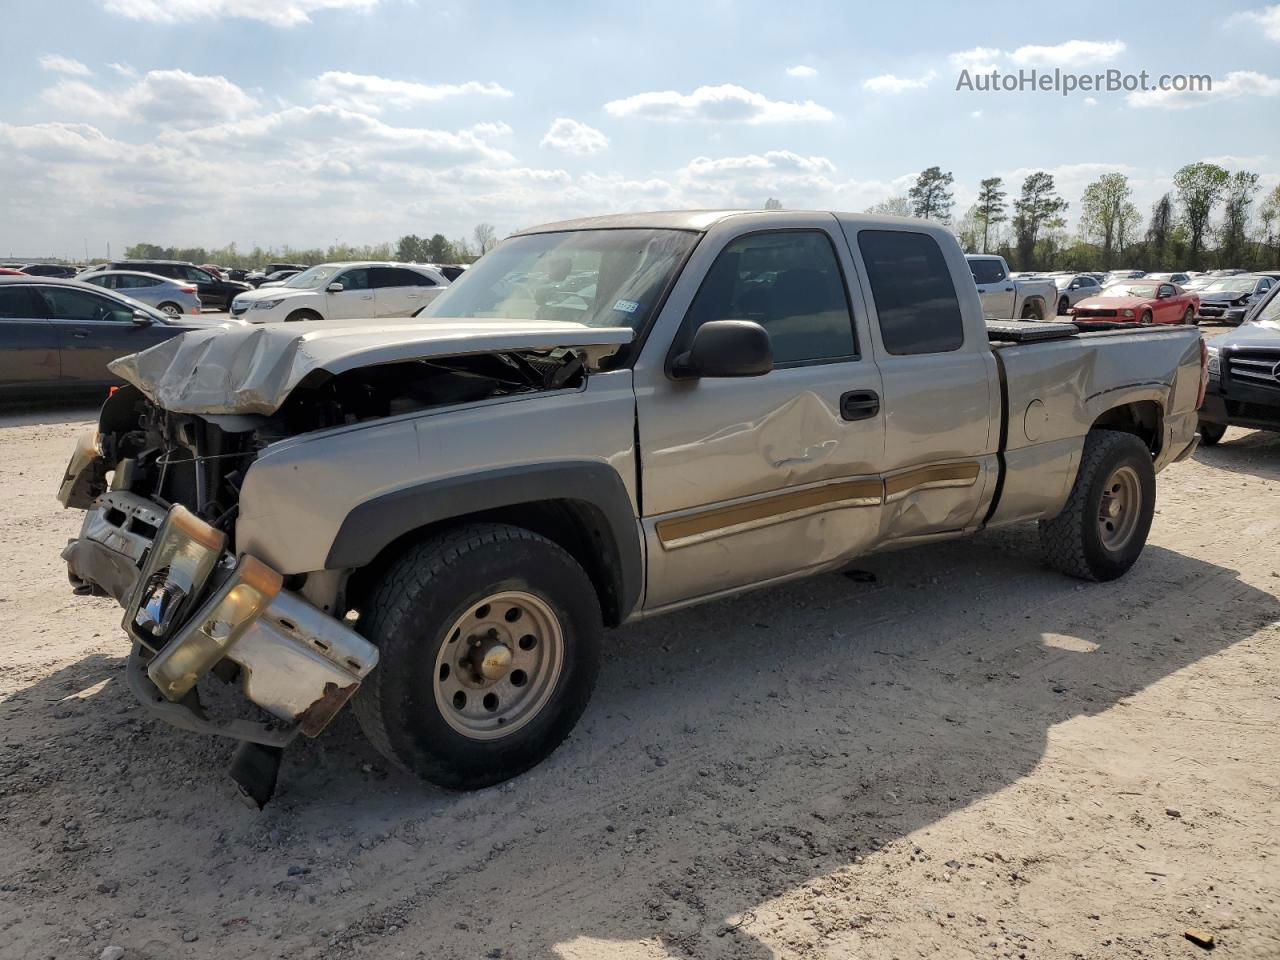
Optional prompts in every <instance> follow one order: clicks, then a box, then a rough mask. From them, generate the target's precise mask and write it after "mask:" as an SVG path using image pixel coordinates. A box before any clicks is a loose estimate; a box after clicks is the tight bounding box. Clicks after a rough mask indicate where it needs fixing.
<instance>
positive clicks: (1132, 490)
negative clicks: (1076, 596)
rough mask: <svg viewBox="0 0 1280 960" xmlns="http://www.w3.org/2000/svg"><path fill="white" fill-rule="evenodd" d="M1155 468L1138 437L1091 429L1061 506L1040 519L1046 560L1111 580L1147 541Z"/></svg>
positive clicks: (1064, 568)
mask: <svg viewBox="0 0 1280 960" xmlns="http://www.w3.org/2000/svg"><path fill="white" fill-rule="evenodd" d="M1155 504H1156V474H1155V467H1154V466H1153V464H1152V461H1151V451H1150V450H1148V449H1147V445H1146V444H1145V443H1143V441H1142V440H1140V439H1139V438H1138V437H1135V436H1134V435H1133V434H1130V433H1120V432H1118V431H1115V430H1092V431H1090V432H1089V434H1088V436H1086V437H1085V441H1084V453H1083V454H1082V455H1081V457H1080V470H1079V472H1078V473H1077V474H1076V480H1075V484H1074V485H1073V486H1072V488H1071V496H1070V497H1068V499H1067V503H1066V506H1064V507H1063V508H1062V512H1061V513H1059V514H1058V515H1057V516H1056V517H1054V518H1053V519H1052V520H1041V521H1040V544H1041V547H1042V548H1043V550H1044V553H1045V558H1046V559H1047V560H1048V561H1049V564H1050V565H1051V566H1052V567H1054V568H1055V569H1057V570H1059V571H1061V572H1062V573H1065V574H1068V575H1069V576H1073V577H1079V578H1080V579H1082V580H1099V581H1101V580H1114V579H1116V578H1117V577H1119V576H1122V575H1123V574H1124V573H1126V572H1127V571H1128V570H1129V568H1130V567H1132V566H1133V565H1134V563H1135V562H1136V561H1137V559H1138V556H1139V555H1140V554H1141V553H1142V548H1143V547H1144V546H1146V543H1147V534H1148V533H1149V532H1150V531H1151V518H1152V516H1153V514H1154V513H1155Z"/></svg>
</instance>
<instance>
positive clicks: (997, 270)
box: [969, 260, 1004, 283]
mask: <svg viewBox="0 0 1280 960" xmlns="http://www.w3.org/2000/svg"><path fill="white" fill-rule="evenodd" d="M969 269H970V270H971V271H973V282H974V283H999V282H1000V281H1001V280H1003V279H1004V267H1002V266H1001V265H1000V261H999V260H970V261H969Z"/></svg>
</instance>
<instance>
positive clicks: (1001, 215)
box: [974, 177, 1009, 253]
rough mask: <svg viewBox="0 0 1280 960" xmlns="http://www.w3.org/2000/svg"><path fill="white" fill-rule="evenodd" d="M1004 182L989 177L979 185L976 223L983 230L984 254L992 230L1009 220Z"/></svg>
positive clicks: (975, 212) (975, 215)
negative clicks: (1005, 202) (1003, 188)
mask: <svg viewBox="0 0 1280 960" xmlns="http://www.w3.org/2000/svg"><path fill="white" fill-rule="evenodd" d="M1003 186H1004V181H1003V180H1002V179H1000V178H999V177H987V179H985V180H983V181H982V182H981V183H980V184H978V202H977V204H976V205H975V207H974V222H975V223H976V224H977V226H978V227H979V228H980V229H981V230H982V252H983V253H986V252H987V245H988V243H990V241H991V228H992V227H995V226H997V225H999V224H1001V223H1004V221H1006V220H1008V219H1009V214H1008V213H1007V212H1006V209H1005V204H1004V198H1005V196H1006V194H1005V192H1004V190H1002V189H1001V187H1003Z"/></svg>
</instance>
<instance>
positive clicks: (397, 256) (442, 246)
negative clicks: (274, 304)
mask: <svg viewBox="0 0 1280 960" xmlns="http://www.w3.org/2000/svg"><path fill="white" fill-rule="evenodd" d="M497 242H498V231H497V230H496V229H495V228H494V226H493V224H490V223H481V224H477V226H476V228H475V230H473V231H472V233H471V236H470V237H469V238H467V237H460V238H458V239H456V240H449V239H448V238H447V237H445V236H444V234H442V233H436V234H432V235H431V236H430V237H419V236H418V235H417V234H412V233H410V234H406V235H405V236H403V237H401V238H400V239H399V240H397V241H396V242H395V243H375V244H365V245H363V246H358V245H352V244H349V243H335V244H333V245H331V246H329V247H290V246H288V245H286V246H283V247H266V248H264V247H261V246H257V245H255V246H254V247H253V248H252V249H246V250H241V249H240V248H239V247H237V246H236V244H234V243H230V244H227V246H225V247H164V246H160V245H159V244H155V243H135V244H133V245H132V246H130V247H127V248H126V249H125V252H124V255H125V257H126V258H127V259H130V260H185V261H188V262H190V263H214V264H217V265H218V266H222V267H233V268H239V269H242V270H244V269H252V268H253V267H259V266H261V265H262V264H264V263H271V262H275V263H305V264H316V263H335V262H342V261H346V260H400V261H403V262H406V263H471V262H472V261H474V260H476V259H477V258H479V257H481V256H483V255H484V254H486V253H488V252H489V251H490V250H491V249H493V247H494V246H495V245H497Z"/></svg>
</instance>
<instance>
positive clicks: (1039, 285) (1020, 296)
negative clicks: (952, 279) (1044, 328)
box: [965, 253, 1058, 320]
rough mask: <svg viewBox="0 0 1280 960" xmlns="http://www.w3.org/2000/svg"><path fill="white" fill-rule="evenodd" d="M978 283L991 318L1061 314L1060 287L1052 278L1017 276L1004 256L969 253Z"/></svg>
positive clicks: (1039, 317)
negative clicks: (1022, 277) (1010, 269)
mask: <svg viewBox="0 0 1280 960" xmlns="http://www.w3.org/2000/svg"><path fill="white" fill-rule="evenodd" d="M965 259H966V260H968V261H969V270H970V272H971V273H972V274H973V282H974V283H975V284H976V285H977V287H978V299H979V300H980V301H981V302H982V315H983V316H984V317H986V318H987V319H988V320H1002V319H1006V318H1008V319H1015V320H1048V319H1051V318H1052V317H1053V316H1055V315H1056V314H1057V304H1058V288H1057V286H1055V285H1054V282H1053V281H1052V280H1049V279H1040V280H1027V279H1014V278H1013V277H1011V276H1010V275H1009V264H1007V263H1005V260H1004V257H998V256H995V255H992V254H985V253H984V254H977V253H970V254H967V255H966V256H965Z"/></svg>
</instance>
